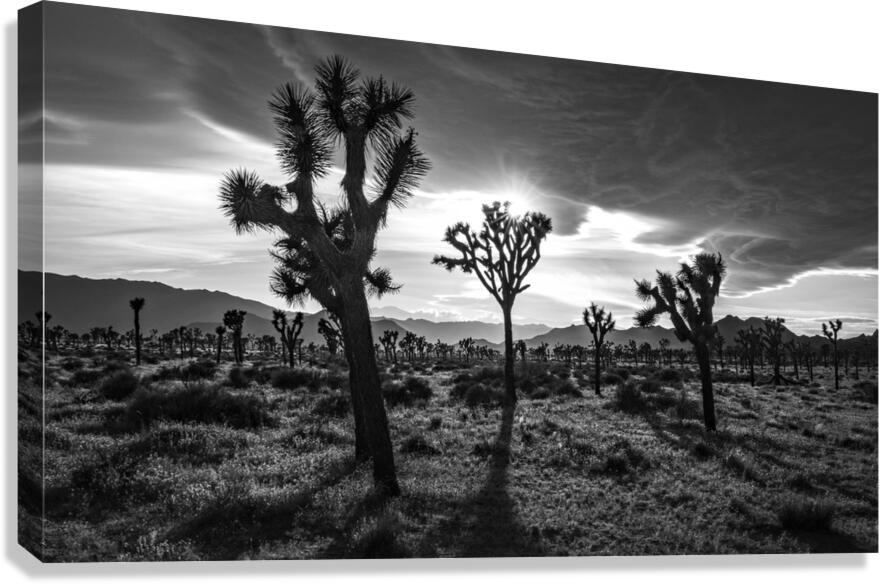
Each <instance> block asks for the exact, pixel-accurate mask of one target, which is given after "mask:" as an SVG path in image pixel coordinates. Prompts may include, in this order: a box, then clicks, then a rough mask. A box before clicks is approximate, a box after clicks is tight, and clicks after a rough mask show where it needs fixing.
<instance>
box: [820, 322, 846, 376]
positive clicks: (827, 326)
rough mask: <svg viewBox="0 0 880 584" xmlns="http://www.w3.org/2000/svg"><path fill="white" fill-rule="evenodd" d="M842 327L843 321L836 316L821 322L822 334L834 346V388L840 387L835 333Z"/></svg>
mask: <svg viewBox="0 0 880 584" xmlns="http://www.w3.org/2000/svg"><path fill="white" fill-rule="evenodd" d="M842 328H843V322H841V320H840V319H839V318H838V319H837V320H829V321H828V322H827V323H824V322H823V323H822V334H823V335H825V336H826V337H827V338H828V340H829V341H831V345H832V347H833V348H834V354H833V356H834V389H835V390H838V389H840V378H839V377H838V373H839V367H840V363H839V361H838V358H837V333H838V332H840V329H842Z"/></svg>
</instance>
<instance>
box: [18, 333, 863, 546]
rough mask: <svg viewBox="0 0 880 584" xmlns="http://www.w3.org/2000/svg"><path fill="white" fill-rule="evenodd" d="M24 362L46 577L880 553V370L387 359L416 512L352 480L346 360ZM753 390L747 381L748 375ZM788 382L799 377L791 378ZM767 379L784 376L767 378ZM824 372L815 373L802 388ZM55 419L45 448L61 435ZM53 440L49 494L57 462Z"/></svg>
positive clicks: (65, 357)
mask: <svg viewBox="0 0 880 584" xmlns="http://www.w3.org/2000/svg"><path fill="white" fill-rule="evenodd" d="M131 362H132V359H131V355H130V354H129V353H125V352H115V351H112V352H108V351H103V350H101V349H97V350H95V349H91V348H85V349H83V348H80V349H77V350H62V351H60V352H58V353H57V354H56V353H47V362H46V379H45V410H43V409H42V408H43V406H42V397H41V388H40V381H41V371H40V361H39V359H38V353H37V352H35V351H33V350H31V349H27V348H24V347H22V348H20V350H19V374H20V379H21V383H20V387H19V419H20V426H19V428H20V429H19V441H20V445H21V452H22V455H21V458H20V462H19V467H20V468H19V475H20V479H19V493H20V497H19V506H20V509H19V511H20V513H21V514H22V515H23V516H25V517H30V518H31V521H23V522H22V528H21V529H22V532H21V537H22V538H23V539H27V538H39V537H40V535H39V519H38V517H39V515H40V512H41V507H42V505H43V502H42V501H41V496H40V487H39V485H40V482H41V480H44V484H45V502H44V503H45V518H44V519H45V522H44V527H45V532H44V537H45V557H44V558H43V559H45V560H47V561H55V562H70V561H73V562H81V561H115V560H118V561H149V560H231V559H281V558H302V559H305V558H376V557H401V558H406V557H414V558H417V557H472V556H565V555H630V554H732V553H804V552H871V551H874V552H876V551H877V485H878V480H877V461H878V458H877V384H876V382H877V375H876V370H875V369H872V370H869V371H865V370H864V369H863V370H862V372H861V379H860V380H855V379H853V378H852V377H850V378H847V379H844V380H842V383H841V387H840V389H839V391H835V390H834V388H833V372H832V371H831V370H830V369H828V370H826V369H823V368H821V367H818V368H816V371H815V377H814V381H812V382H810V381H809V380H806V379H801V380H800V381H799V382H797V383H795V384H792V385H785V386H779V387H774V386H772V385H766V384H763V385H762V384H759V385H757V386H755V387H752V386H750V384H749V382H748V379H747V378H746V377H742V376H740V375H737V373H735V372H734V371H731V370H728V369H719V370H717V371H716V372H715V386H716V393H717V395H716V399H717V411H718V424H719V427H718V431H717V432H714V433H707V432H705V431H704V430H703V423H702V416H701V408H700V402H699V395H700V394H699V380H698V379H695V378H694V374H693V373H692V370H695V365H694V364H689V365H685V366H684V367H683V368H681V369H679V368H677V367H676V368H662V367H646V366H644V365H641V366H636V365H634V364H630V365H628V364H625V363H618V364H617V366H616V367H615V368H613V369H609V370H607V371H606V372H605V373H604V379H603V381H605V384H604V386H603V395H602V396H601V397H599V396H596V395H595V393H594V392H593V389H592V386H591V378H590V375H591V374H590V371H591V369H590V367H589V366H587V365H584V366H582V367H580V366H577V365H576V364H569V363H565V362H560V361H547V362H545V361H526V362H525V363H523V362H522V361H517V363H516V372H517V385H518V391H519V393H520V396H521V397H520V399H519V401H518V403H517V405H516V407H515V408H510V407H503V406H502V405H501V404H502V401H503V400H502V396H503V381H502V378H503V375H502V368H501V364H500V363H497V362H491V361H485V362H473V361H467V362H466V361H464V360H459V359H452V360H438V359H426V360H416V361H414V362H411V363H407V362H404V361H402V360H401V361H400V362H398V363H390V362H384V361H382V362H381V367H382V369H383V373H382V377H383V391H384V395H385V401H386V405H387V407H388V415H389V422H390V428H391V432H392V440H393V443H394V446H395V458H396V463H397V465H398V474H399V477H400V480H401V489H402V495H401V496H399V497H396V498H393V499H390V500H385V499H382V498H380V497H378V496H376V495H375V493H374V492H373V490H372V488H373V487H372V480H371V474H370V465H369V463H366V464H360V465H357V464H355V462H354V430H353V421H352V416H351V413H350V409H349V403H348V393H347V386H348V373H347V368H346V366H345V361H344V360H343V359H341V358H340V357H333V356H330V355H327V354H321V355H317V356H315V357H312V358H310V359H309V360H307V361H306V362H305V363H303V364H302V365H298V366H296V367H294V368H288V367H282V366H280V363H279V362H278V360H277V359H276V358H275V357H274V356H270V355H254V354H251V355H248V356H247V357H246V362H245V363H244V364H243V365H242V366H241V367H234V366H233V365H231V364H230V363H226V362H223V363H220V364H219V365H217V364H215V363H214V360H213V358H212V357H211V356H209V355H204V356H202V357H201V358H199V357H197V358H196V359H179V358H162V357H161V356H156V355H154V356H152V357H150V356H148V357H147V359H146V364H144V365H142V366H139V367H134V366H132V365H131ZM740 373H742V372H740ZM789 375H790V374H789ZM763 377H766V375H763ZM801 377H802V378H803V375H802V376H801ZM43 416H45V422H46V426H45V434H43V433H42V431H41V425H40V420H41V418H42V417H43ZM43 444H45V476H43V477H41V468H40V448H41V447H42V445H43Z"/></svg>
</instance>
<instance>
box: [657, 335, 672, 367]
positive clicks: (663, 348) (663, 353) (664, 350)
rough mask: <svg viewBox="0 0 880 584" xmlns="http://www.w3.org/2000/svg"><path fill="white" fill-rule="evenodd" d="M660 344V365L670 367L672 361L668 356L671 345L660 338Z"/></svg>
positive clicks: (667, 340) (665, 339) (666, 340)
mask: <svg viewBox="0 0 880 584" xmlns="http://www.w3.org/2000/svg"><path fill="white" fill-rule="evenodd" d="M659 344H660V365H666V364H669V365H672V359H671V357H670V355H669V345H671V344H672V341H670V340H669V339H667V338H662V339H660V341H659Z"/></svg>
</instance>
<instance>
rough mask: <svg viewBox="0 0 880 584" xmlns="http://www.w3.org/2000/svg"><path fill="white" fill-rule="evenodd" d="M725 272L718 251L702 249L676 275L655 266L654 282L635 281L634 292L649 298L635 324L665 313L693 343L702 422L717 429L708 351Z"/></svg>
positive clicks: (679, 334) (682, 336)
mask: <svg viewBox="0 0 880 584" xmlns="http://www.w3.org/2000/svg"><path fill="white" fill-rule="evenodd" d="M725 272H726V268H725V266H724V262H723V261H722V259H721V255H720V254H718V255H715V254H709V253H702V254H698V255H697V256H695V257H694V258H693V261H692V263H690V264H686V263H682V264H681V267H680V269H679V271H678V274H676V275H675V276H673V275H672V274H670V273H668V272H661V271H659V270H658V271H657V279H656V282H655V284H654V285H652V284H651V283H650V282H648V280H641V281H637V282H636V295H637V296H638V297H639V299H641V300H643V301H645V302H651V305H650V306H647V307H645V308H643V309H642V310H640V311H638V312H637V313H636V316H635V322H636V324H637V325H638V326H641V327H646V326H651V325H653V324H655V323H656V322H657V319H658V318H659V317H660V316H661V315H663V314H667V315H669V319H670V320H671V321H672V325H673V327H674V328H675V336H676V337H677V338H678V340H679V341H682V342H689V343H691V344H692V345H693V346H694V352H695V353H696V357H697V364H698V365H699V367H700V382H701V386H702V394H703V422H704V424H705V426H706V429H707V430H709V431H712V432H714V431H715V429H716V419H715V394H714V391H713V389H712V368H711V353H710V348H711V344H712V341H713V339H714V337H715V332H716V329H715V318H714V316H713V308H714V306H715V300H716V299H717V298H718V294H719V293H720V291H721V281H722V280H723V279H724V274H725Z"/></svg>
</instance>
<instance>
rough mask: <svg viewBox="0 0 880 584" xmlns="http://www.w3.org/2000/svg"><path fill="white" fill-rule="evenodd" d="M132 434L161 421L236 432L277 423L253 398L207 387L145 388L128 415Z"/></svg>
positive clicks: (263, 405) (218, 387)
mask: <svg viewBox="0 0 880 584" xmlns="http://www.w3.org/2000/svg"><path fill="white" fill-rule="evenodd" d="M125 414H126V415H125V418H126V421H127V423H128V425H129V428H131V429H132V430H135V429H138V428H140V427H141V426H150V425H151V424H153V423H154V422H156V421H158V420H168V421H173V422H202V423H205V424H212V423H213V424H225V425H228V426H232V427H233V428H259V427H262V426H274V425H275V424H276V423H277V421H276V420H275V419H274V418H273V417H272V416H270V415H269V414H268V412H267V411H266V404H265V403H264V402H263V401H262V400H260V399H258V398H257V397H255V396H252V395H237V394H234V393H231V392H230V391H229V390H227V389H225V388H223V387H221V386H218V385H208V384H205V383H196V384H192V385H189V386H187V387H184V388H182V389H157V388H141V389H139V390H138V391H136V392H135V393H134V395H133V396H132V399H131V401H130V402H129V404H128V407H127V408H126V412H125Z"/></svg>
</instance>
